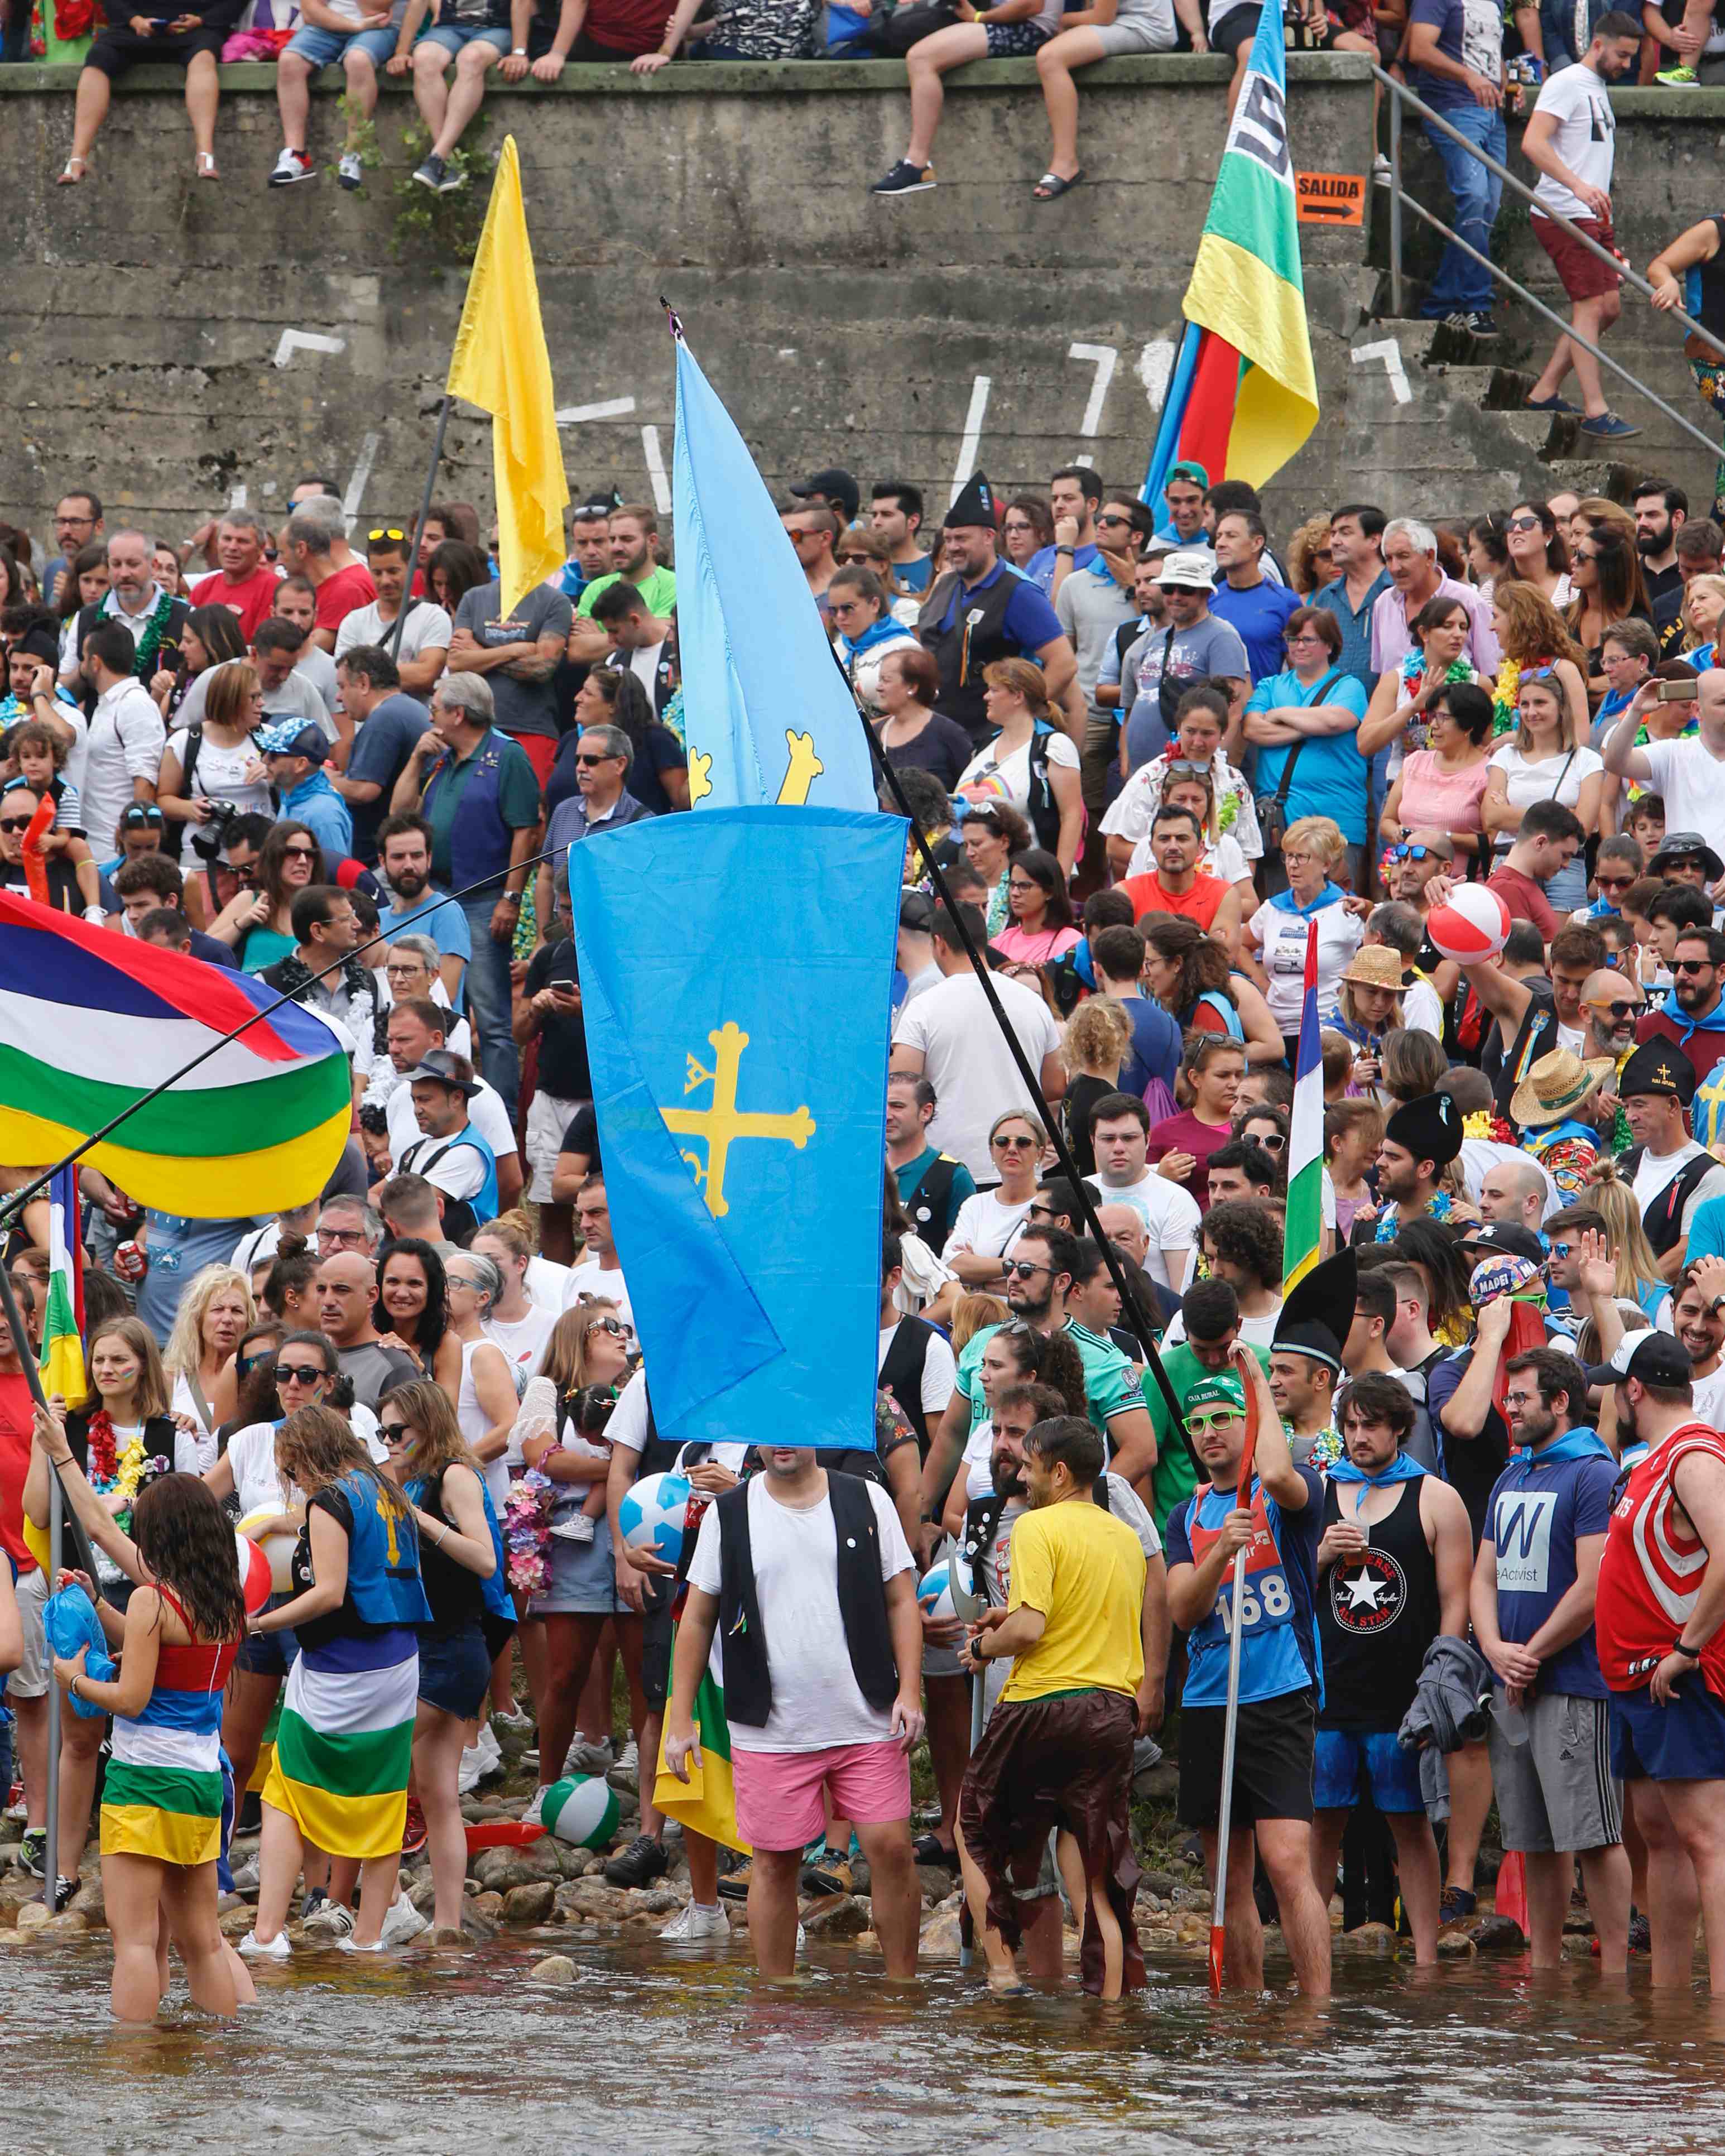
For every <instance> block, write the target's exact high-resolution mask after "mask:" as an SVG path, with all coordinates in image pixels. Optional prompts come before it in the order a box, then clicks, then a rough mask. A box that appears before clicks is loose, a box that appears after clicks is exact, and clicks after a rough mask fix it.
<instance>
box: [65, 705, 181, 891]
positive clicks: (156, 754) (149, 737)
mask: <svg viewBox="0 0 1725 2156" xmlns="http://www.w3.org/2000/svg"><path fill="white" fill-rule="evenodd" d="M166 746H167V727H166V726H163V724H162V714H161V712H160V711H157V708H156V705H155V701H154V700H153V698H152V697H151V695H150V692H149V691H148V690H146V688H145V686H144V685H143V683H142V682H141V681H135V680H133V679H132V678H131V675H127V676H126V680H123V681H116V682H115V684H114V685H113V686H112V687H111V688H109V689H105V690H103V691H102V693H101V695H100V696H98V697H97V699H96V706H95V711H94V712H93V713H92V715H91V717H90V737H89V739H88V741H87V742H85V752H84V771H83V774H82V776H81V777H80V779H79V780H78V782H77V784H78V790H79V792H80V794H81V795H82V797H83V800H84V828H85V830H86V831H87V832H88V833H89V834H90V845H91V847H92V848H93V849H94V850H95V856H96V859H97V860H103V859H104V858H105V855H106V852H107V850H108V848H109V847H110V846H111V845H112V844H113V843H114V831H115V827H116V824H118V823H119V821H120V819H121V815H122V814H124V813H125V812H126V809H128V808H131V804H132V803H133V801H134V800H135V799H136V795H135V794H134V793H133V791H132V781H133V780H134V779H136V778H147V779H148V780H149V781H150V783H151V785H152V786H153V785H154V784H155V783H156V779H157V773H159V772H160V771H161V769H162V750H163V748H164V747H166Z"/></svg>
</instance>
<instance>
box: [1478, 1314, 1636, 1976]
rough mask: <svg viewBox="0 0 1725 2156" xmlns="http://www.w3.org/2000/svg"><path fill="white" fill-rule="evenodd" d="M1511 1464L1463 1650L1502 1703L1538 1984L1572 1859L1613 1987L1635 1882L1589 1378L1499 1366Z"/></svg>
mask: <svg viewBox="0 0 1725 2156" xmlns="http://www.w3.org/2000/svg"><path fill="white" fill-rule="evenodd" d="M1504 1377H1505V1393H1504V1407H1503V1412H1504V1417H1505V1419H1506V1420H1507V1423H1508V1424H1509V1432H1510V1435H1511V1437H1512V1439H1513V1440H1514V1441H1515V1445H1516V1450H1515V1451H1514V1453H1513V1454H1512V1456H1511V1459H1510V1462H1509V1465H1508V1466H1507V1468H1506V1469H1505V1470H1504V1471H1503V1473H1502V1475H1501V1476H1499V1477H1498V1479H1497V1486H1496V1487H1495V1488H1494V1489H1493V1490H1492V1492H1491V1497H1490V1498H1489V1500H1488V1501H1487V1503H1486V1529H1485V1532H1484V1534H1483V1535H1482V1536H1481V1538H1480V1550H1479V1556H1478V1558H1477V1559H1476V1563H1475V1565H1474V1572H1473V1589H1472V1594H1471V1614H1472V1618H1473V1630H1474V1638H1475V1640H1476V1642H1477V1644H1478V1646H1479V1650H1480V1652H1481V1654H1482V1655H1484V1656H1485V1657H1486V1661H1488V1662H1490V1664H1491V1668H1492V1671H1493V1674H1494V1676H1495V1678H1496V1681H1497V1685H1498V1686H1500V1687H1501V1690H1500V1691H1498V1692H1497V1693H1496V1694H1495V1695H1494V1704H1493V1707H1492V1713H1491V1728H1490V1731H1489V1732H1488V1741H1489V1743H1490V1748H1491V1781H1492V1785H1493V1787H1494V1789H1496V1791H1497V1815H1498V1819H1499V1821H1500V1822H1501V1825H1502V1831H1503V1845H1504V1847H1505V1848H1506V1849H1510V1850H1519V1851H1522V1854H1523V1856H1524V1857H1525V1859H1526V1861H1527V1911H1528V1924H1527V1929H1528V1933H1529V1937H1530V1938H1531V1941H1532V1950H1533V1966H1534V1968H1535V1969H1554V1968H1556V1967H1557V1965H1558V1963H1559V1962H1560V1961H1561V1960H1562V1958H1563V1919H1564V1917H1566V1916H1567V1915H1568V1909H1569V1889H1570V1884H1571V1881H1572V1880H1573V1879H1574V1868H1575V1859H1576V1857H1577V1856H1579V1858H1580V1860H1581V1876H1582V1881H1583V1884H1584V1886H1585V1888H1586V1890H1587V1904H1588V1909H1589V1913H1590V1914H1591V1915H1592V1917H1593V1920H1594V1928H1595V1930H1596V1931H1597V1932H1598V1933H1599V1966H1600V1969H1602V1970H1603V1971H1604V1974H1606V1975H1608V1976H1612V1975H1621V1974H1622V1973H1623V1971H1624V1969H1625V1967H1626V1966H1627V1965H1628V1958H1629V1922H1630V1866H1629V1858H1628V1857H1627V1856H1625V1853H1624V1848H1623V1817H1622V1807H1621V1804H1620V1801H1619V1799H1618V1795H1617V1792H1616V1790H1615V1789H1614V1787H1613V1785H1612V1781H1611V1775H1610V1771H1609V1739H1610V1720H1609V1715H1608V1713H1607V1712H1606V1707H1605V1681H1604V1678H1603V1676H1601V1675H1600V1673H1599V1655H1598V1652H1597V1650H1596V1649H1595V1647H1594V1594H1595V1591H1596V1588H1597V1584H1598V1579H1599V1558H1600V1556H1601V1553H1603V1551H1604V1547H1605V1533H1606V1529H1607V1527H1608V1526H1609V1522H1610V1517H1611V1498H1612V1488H1613V1485H1614V1483H1615V1481H1616V1476H1617V1463H1616V1461H1615V1460H1614V1459H1613V1458H1612V1456H1611V1453H1610V1450H1609V1448H1608V1447H1607V1446H1606V1445H1604V1443H1603V1442H1602V1441H1601V1440H1600V1439H1599V1435H1598V1434H1597V1433H1596V1432H1595V1431H1594V1429H1593V1428H1592V1426H1591V1424H1589V1420H1588V1379H1587V1374H1586V1373H1585V1372H1584V1370H1583V1368H1582V1367H1581V1365H1580V1364H1579V1363H1578V1362H1577V1361H1576V1360H1575V1358H1574V1356H1573V1355H1568V1354H1565V1353H1563V1351H1562V1350H1561V1349H1559V1348H1557V1347H1534V1348H1530V1349H1529V1350H1528V1352H1527V1353H1526V1354H1524V1355H1516V1356H1512V1357H1511V1358H1510V1359H1509V1360H1508V1362H1507V1363H1506V1364H1505V1365H1504Z"/></svg>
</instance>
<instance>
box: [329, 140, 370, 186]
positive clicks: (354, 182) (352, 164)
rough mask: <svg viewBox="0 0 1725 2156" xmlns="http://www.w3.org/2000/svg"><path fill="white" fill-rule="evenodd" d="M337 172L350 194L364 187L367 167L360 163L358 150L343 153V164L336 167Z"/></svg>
mask: <svg viewBox="0 0 1725 2156" xmlns="http://www.w3.org/2000/svg"><path fill="white" fill-rule="evenodd" d="M336 171H337V173H338V175H339V177H340V178H341V184H342V186H343V187H346V188H347V189H348V190H349V191H350V192H352V190H353V189H354V188H356V187H363V186H364V184H365V177H366V174H365V167H364V166H363V165H362V164H361V162H359V152H358V151H357V150H344V151H342V152H341V163H340V165H339V166H338V167H336Z"/></svg>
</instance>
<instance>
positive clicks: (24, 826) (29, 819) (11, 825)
mask: <svg viewBox="0 0 1725 2156" xmlns="http://www.w3.org/2000/svg"><path fill="white" fill-rule="evenodd" d="M35 820H36V812H35V810H34V809H32V810H31V812H30V814H28V816H0V831H28V829H29V828H30V826H31V824H33V823H34V822H35Z"/></svg>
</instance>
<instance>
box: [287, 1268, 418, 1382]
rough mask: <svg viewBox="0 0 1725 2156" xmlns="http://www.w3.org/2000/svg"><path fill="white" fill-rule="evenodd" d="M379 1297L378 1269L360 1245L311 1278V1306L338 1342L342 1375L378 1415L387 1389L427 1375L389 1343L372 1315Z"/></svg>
mask: <svg viewBox="0 0 1725 2156" xmlns="http://www.w3.org/2000/svg"><path fill="white" fill-rule="evenodd" d="M376 1302H377V1266H376V1265H373V1263H372V1260H370V1259H369V1258H368V1257H366V1256H365V1255H363V1254H362V1252H360V1251H358V1250H339V1251H337V1252H336V1255H334V1256H333V1257H328V1258H326V1259H325V1260H323V1262H322V1263H321V1265H319V1267H318V1269H317V1271H316V1276H314V1278H313V1280H312V1283H311V1303H312V1307H313V1309H314V1310H315V1311H316V1313H317V1322H318V1324H319V1325H320V1326H321V1327H322V1328H323V1330H324V1331H325V1332H327V1333H328V1335H329V1336H330V1337H331V1340H333V1341H334V1342H335V1343H336V1353H337V1355H338V1356H339V1357H340V1358H341V1374H342V1375H343V1377H345V1378H347V1379H349V1381H350V1382H351V1383H352V1386H353V1397H354V1398H355V1399H357V1400H358V1401H359V1402H360V1403H361V1404H362V1406H365V1407H368V1408H370V1409H372V1413H373V1414H375V1413H376V1412H377V1403H378V1401H379V1400H380V1399H382V1397H383V1395H384V1394H386V1393H387V1392H389V1391H390V1390H392V1389H393V1387H395V1386H397V1385H406V1384H411V1383H413V1380H414V1379H415V1378H421V1377H424V1374H425V1373H424V1371H423V1370H422V1369H421V1368H419V1365H418V1363H416V1362H415V1361H414V1360H413V1357H412V1356H411V1355H408V1354H406V1353H403V1350H402V1349H401V1348H399V1347H386V1346H385V1345H384V1343H383V1338H382V1334H381V1333H380V1332H378V1330H377V1325H376V1322H374V1317H373V1312H374V1307H375V1305H376Z"/></svg>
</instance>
